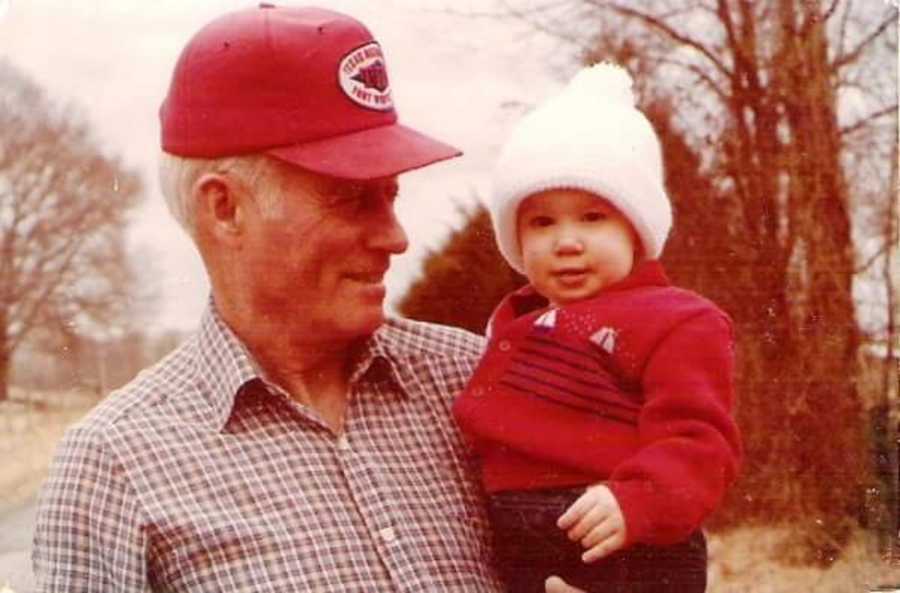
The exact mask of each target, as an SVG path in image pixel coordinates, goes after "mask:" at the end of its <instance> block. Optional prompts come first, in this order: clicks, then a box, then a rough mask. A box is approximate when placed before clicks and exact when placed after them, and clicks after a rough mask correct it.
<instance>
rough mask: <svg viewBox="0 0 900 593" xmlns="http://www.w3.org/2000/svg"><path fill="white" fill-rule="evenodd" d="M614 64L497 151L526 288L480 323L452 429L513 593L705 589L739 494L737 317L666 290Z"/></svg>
mask: <svg viewBox="0 0 900 593" xmlns="http://www.w3.org/2000/svg"><path fill="white" fill-rule="evenodd" d="M631 83H632V81H631V78H630V77H629V75H628V74H627V73H626V72H625V70H623V69H622V68H619V67H618V66H614V65H611V64H599V65H596V66H593V67H591V68H587V69H584V70H582V71H581V72H580V73H579V74H578V75H576V77H575V78H574V79H573V80H572V81H571V82H570V83H569V85H568V86H567V87H566V88H565V89H564V90H563V91H562V93H561V94H559V95H558V96H557V97H555V98H553V99H551V100H550V101H548V102H547V103H545V104H543V105H541V106H540V107H539V108H537V109H535V110H534V111H533V112H531V113H530V114H529V115H527V116H526V117H524V118H523V119H522V121H521V122H519V123H518V125H517V126H516V128H515V129H514V130H513V132H512V135H511V137H510V138H509V140H508V141H507V143H506V144H505V146H504V147H503V149H502V151H501V154H500V157H499V161H498V163H497V165H496V169H495V173H494V187H493V195H492V198H491V202H490V205H489V208H490V213H491V218H492V221H493V224H494V230H495V233H496V236H497V242H498V245H499V248H500V252H501V253H502V254H503V256H504V257H505V258H506V260H507V261H508V262H509V264H510V265H511V266H512V267H513V268H515V269H516V270H518V271H520V272H522V273H524V274H525V275H526V276H527V277H528V280H529V281H530V283H529V285H528V286H526V287H525V288H523V289H521V290H519V291H516V292H514V293H512V294H510V295H508V296H507V297H506V298H505V299H504V300H503V301H502V302H501V303H500V305H499V306H498V308H497V310H496V311H495V312H494V314H493V316H492V318H491V320H490V322H489V324H488V339H489V343H488V348H487V351H486V353H485V355H484V358H483V359H482V361H481V364H480V365H479V367H478V369H477V370H476V372H475V374H474V375H473V377H472V379H471V381H470V382H469V384H468V386H467V388H466V389H465V391H464V392H463V394H462V395H461V396H460V398H459V399H458V400H457V402H456V403H455V406H454V414H455V416H456V419H457V421H458V423H459V424H460V426H461V427H462V429H463V431H464V432H465V433H466V435H467V437H469V440H470V442H471V443H472V445H473V449H474V451H475V453H476V455H477V457H478V462H479V465H480V469H481V472H482V480H483V483H484V487H485V490H486V491H487V493H488V496H489V509H488V510H489V516H490V518H491V521H492V524H493V529H494V532H495V548H496V552H497V560H498V563H499V568H500V571H501V573H502V574H503V576H504V577H505V579H506V580H507V585H508V587H509V590H510V591H511V592H512V593H530V592H532V591H534V592H540V591H543V590H544V579H546V578H547V577H548V576H549V575H552V574H555V575H559V576H561V577H562V578H563V579H564V580H566V581H567V582H568V583H569V584H570V585H574V586H576V587H579V588H581V589H584V590H586V591H595V592H597V593H609V592H615V591H622V592H626V591H627V592H628V593H634V592H651V591H652V592H669V591H670V592H673V593H674V592H678V593H692V592H701V591H704V590H705V587H706V543H705V539H704V537H703V534H702V532H701V524H702V522H703V520H704V518H706V517H707V516H708V515H709V514H710V513H711V512H712V511H713V510H715V509H716V508H717V506H718V505H719V504H720V502H721V500H722V497H723V495H724V493H725V491H726V489H727V487H728V486H729V485H730V484H731V482H732V481H733V480H734V478H735V475H736V472H737V468H738V464H739V460H740V456H741V445H740V437H739V434H738V430H737V427H736V425H735V423H734V420H733V418H732V414H731V410H732V404H733V399H734V393H733V384H732V383H733V381H732V374H733V355H734V345H733V344H734V342H733V335H732V326H731V322H730V320H729V318H728V317H727V316H726V314H725V313H723V312H722V311H721V310H720V309H718V308H717V307H716V306H715V305H714V304H713V303H711V302H710V301H708V300H706V299H704V298H702V297H700V296H699V295H697V294H695V293H692V292H690V291H687V290H684V289H680V288H676V287H674V286H672V285H671V284H670V283H669V281H668V279H667V278H666V275H665V273H664V271H663V268H662V266H661V264H660V263H659V261H658V257H659V255H660V252H661V250H662V247H663V244H664V243H665V240H666V237H667V235H668V232H669V228H670V226H671V222H672V214H671V207H670V205H669V200H668V197H667V195H666V192H665V190H664V187H663V166H662V156H661V151H660V147H659V140H658V139H657V137H656V134H655V132H654V130H653V128H652V126H651V125H650V123H649V122H648V121H647V119H646V118H645V117H644V115H643V114H642V113H641V112H640V111H639V110H637V109H636V108H635V105H634V97H633V94H632V90H631Z"/></svg>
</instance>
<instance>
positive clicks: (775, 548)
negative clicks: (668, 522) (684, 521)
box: [708, 527, 900, 593]
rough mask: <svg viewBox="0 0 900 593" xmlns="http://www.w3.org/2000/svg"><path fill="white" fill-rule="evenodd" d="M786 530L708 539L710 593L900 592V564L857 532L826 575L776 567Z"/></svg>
mask: <svg viewBox="0 0 900 593" xmlns="http://www.w3.org/2000/svg"><path fill="white" fill-rule="evenodd" d="M793 538H794V534H792V533H791V531H790V530H789V529H787V528H771V527H752V528H751V527H748V528H740V529H735V530H733V531H730V532H728V533H726V534H721V535H713V536H711V537H710V542H709V551H710V585H709V587H708V592H709V593H866V592H869V591H877V590H881V591H888V590H890V589H892V588H895V587H898V588H900V562H898V561H897V560H896V559H895V560H894V561H891V560H889V559H888V558H887V557H886V553H884V552H885V551H884V550H879V544H878V541H877V538H876V536H875V535H874V534H872V533H869V532H864V531H861V530H860V531H857V532H856V533H855V534H854V536H853V538H852V540H851V542H850V544H849V545H848V546H847V547H846V548H845V549H844V550H843V552H842V554H841V556H840V558H838V559H837V560H836V561H835V562H834V564H832V565H831V566H830V567H829V568H827V569H820V568H815V567H803V566H787V565H785V564H784V563H783V562H781V561H780V558H782V556H783V554H784V552H785V551H784V546H785V542H786V541H791V540H792V539H793Z"/></svg>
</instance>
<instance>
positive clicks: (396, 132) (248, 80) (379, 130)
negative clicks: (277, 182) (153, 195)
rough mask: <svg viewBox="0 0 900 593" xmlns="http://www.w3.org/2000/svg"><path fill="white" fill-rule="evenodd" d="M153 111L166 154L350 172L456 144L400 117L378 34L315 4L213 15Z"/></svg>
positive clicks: (370, 173)
mask: <svg viewBox="0 0 900 593" xmlns="http://www.w3.org/2000/svg"><path fill="white" fill-rule="evenodd" d="M159 114H160V120H161V127H162V149H163V150H164V151H166V152H169V153H171V154H176V155H180V156H185V157H199V158H216V157H223V156H236V155H240V154H249V153H260V152H262V153H266V154H269V155H272V156H274V157H277V158H279V159H282V160H284V161H288V162H290V163H292V164H295V165H299V166H300V167H303V168H305V169H308V170H310V171H314V172H316V173H321V174H325V175H330V176H333V177H341V178H345V179H374V178H378V177H389V176H393V175H397V174H399V173H402V172H404V171H409V170H411V169H416V168H419V167H424V166H425V165H429V164H431V163H434V162H437V161H442V160H444V159H448V158H452V157H455V156H459V155H460V154H462V153H461V152H460V151H459V150H457V149H456V148H454V147H452V146H449V145H447V144H444V143H443V142H439V141H437V140H434V139H433V138H429V137H428V136H425V135H424V134H421V133H419V132H417V131H415V130H412V129H410V128H408V127H406V126H403V125H401V124H399V123H397V112H396V111H395V110H394V103H393V101H392V99H391V86H390V83H389V82H388V77H387V70H386V68H385V60H384V56H383V54H382V51H381V47H380V46H379V45H378V42H377V41H375V40H374V39H373V38H372V34H371V33H370V32H369V30H368V29H366V27H365V26H364V25H363V24H362V23H360V22H359V21H357V20H356V19H353V18H351V17H348V16H346V15H343V14H340V13H337V12H333V11H330V10H325V9H321V8H312V7H304V8H299V7H276V6H272V5H271V4H260V5H259V7H258V8H253V9H248V10H241V11H238V12H234V13H230V14H226V15H224V16H222V17H219V18H218V19H216V20H214V21H212V22H211V23H209V24H208V25H206V26H205V27H204V28H202V29H201V30H200V31H199V32H197V34H196V35H194V37H193V38H192V39H191V40H190V41H189V42H188V44H187V46H186V47H185V48H184V50H182V52H181V56H180V57H179V59H178V63H177V64H176V66H175V71H174V73H173V74H172V81H171V83H170V85H169V92H168V94H167V96H166V98H165V100H164V101H163V104H162V106H161V108H160V112H159Z"/></svg>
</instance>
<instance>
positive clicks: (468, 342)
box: [379, 317, 484, 358]
mask: <svg viewBox="0 0 900 593" xmlns="http://www.w3.org/2000/svg"><path fill="white" fill-rule="evenodd" d="M379 338H380V339H381V340H383V341H384V343H385V344H386V345H387V347H388V348H389V349H390V350H391V352H392V353H393V354H395V355H397V356H404V357H437V358H443V357H473V358H475V357H480V356H481V354H482V352H483V351H484V337H483V336H479V335H478V334H474V333H472V332H470V331H467V330H465V329H462V328H459V327H453V326H449V325H440V324H437V323H429V322H426V321H416V320H413V319H405V318H400V317H392V318H389V319H388V320H387V322H386V323H385V324H384V325H383V326H382V327H381V329H379Z"/></svg>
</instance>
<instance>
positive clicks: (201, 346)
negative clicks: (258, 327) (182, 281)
mask: <svg viewBox="0 0 900 593" xmlns="http://www.w3.org/2000/svg"><path fill="white" fill-rule="evenodd" d="M197 351H198V356H197V365H198V373H197V376H198V380H199V381H200V383H201V384H202V386H203V388H202V390H201V391H202V393H203V396H204V397H205V398H206V399H207V403H208V404H209V406H210V423H211V424H212V426H213V427H214V428H215V429H216V430H217V431H221V430H222V429H223V428H224V426H225V424H226V422H227V421H228V418H229V416H230V415H231V410H232V409H233V407H234V402H235V398H236V397H237V395H238V393H240V391H241V390H242V389H244V388H245V387H246V386H247V385H248V384H249V383H251V382H253V381H256V380H262V378H263V377H262V372H261V371H260V369H259V366H258V365H257V364H256V361H255V360H254V359H253V356H252V355H251V354H250V352H249V351H248V350H247V348H246V347H245V346H244V344H243V343H242V342H241V341H240V339H239V338H238V337H237V336H236V335H235V334H234V332H233V331H231V328H229V327H228V325H226V323H225V321H224V320H223V319H222V317H221V316H220V315H219V312H218V309H217V308H216V305H215V303H214V302H213V300H212V298H210V300H209V303H208V305H207V307H206V311H205V312H204V314H203V319H202V320H201V322H200V329H199V330H198V332H197Z"/></svg>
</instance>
